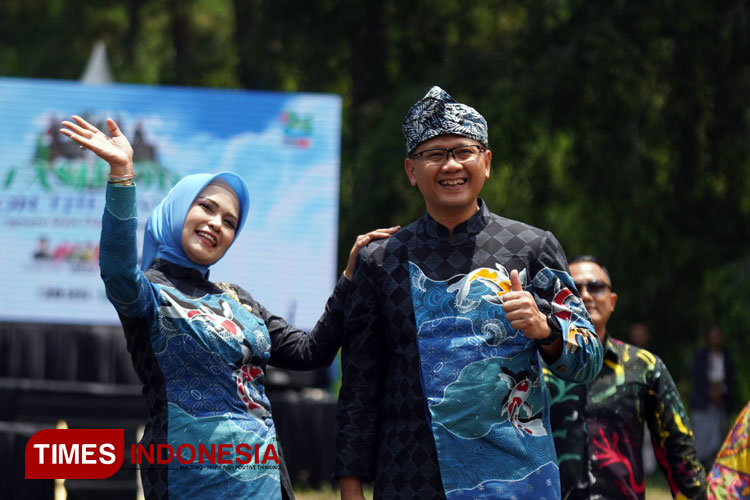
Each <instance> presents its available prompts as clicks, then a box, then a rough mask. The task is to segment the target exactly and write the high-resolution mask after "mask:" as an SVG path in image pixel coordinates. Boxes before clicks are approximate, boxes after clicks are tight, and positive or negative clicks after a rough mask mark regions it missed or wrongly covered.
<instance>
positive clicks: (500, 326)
mask: <svg viewBox="0 0 750 500" xmlns="http://www.w3.org/2000/svg"><path fill="white" fill-rule="evenodd" d="M402 130H403V132H404V136H405V138H406V159H405V160H404V169H405V171H406V175H407V177H408V179H409V182H410V183H411V184H412V186H415V187H417V188H418V189H419V191H420V192H421V194H422V197H423V198H424V201H425V206H426V214H425V215H424V217H422V218H421V219H418V220H417V221H415V222H413V223H412V224H410V225H409V226H408V227H405V228H404V229H402V230H400V231H399V232H397V233H395V234H394V235H392V236H391V237H390V238H389V239H388V241H387V242H385V241H384V240H380V241H376V242H373V243H372V244H369V245H368V246H366V247H365V248H363V249H362V251H361V252H360V257H359V263H358V264H357V271H356V273H355V275H354V280H353V282H352V289H351V290H350V293H349V295H348V297H347V305H346V328H347V332H348V333H347V335H346V336H345V342H344V345H343V348H342V369H343V382H342V386H341V391H340V393H339V406H338V411H337V436H336V463H335V470H334V472H335V474H336V476H337V477H339V478H340V489H341V498H342V499H344V500H351V499H360V500H361V499H362V498H363V493H362V482H363V481H372V480H374V481H375V486H374V488H375V490H374V498H376V499H430V500H435V499H445V498H447V499H453V498H456V499H458V498H475V499H483V498H486V499H490V498H546V499H548V500H553V499H556V498H559V496H560V483H559V473H558V468H557V461H556V459H555V450H554V446H553V442H552V436H551V431H550V428H549V423H548V408H547V401H546V398H545V392H544V380H543V378H542V374H541V362H540V359H539V358H540V356H541V357H542V358H544V359H545V360H546V362H547V363H548V364H549V366H550V367H551V369H552V370H553V371H555V372H556V373H557V374H558V375H559V376H561V377H565V378H567V379H570V380H576V381H579V382H586V381H588V380H590V379H591V378H592V377H593V376H594V375H595V374H596V373H597V372H598V371H599V369H600V367H601V352H602V351H601V349H602V347H601V343H600V342H599V339H598V338H597V337H596V335H595V334H594V332H593V326H592V325H591V323H590V321H589V318H588V315H587V314H586V310H585V308H584V307H583V304H582V302H581V300H580V298H579V297H578V295H577V294H576V292H575V288H574V287H573V283H572V281H571V279H570V276H569V275H568V273H567V265H566V261H565V254H564V252H563V250H562V247H561V246H560V244H559V243H558V241H557V239H555V237H554V235H552V233H550V232H548V231H544V230H541V229H538V228H535V227H532V226H529V225H527V224H524V223H522V222H517V221H513V220H509V219H506V218H503V217H500V216H498V215H495V214H493V213H492V212H490V210H489V207H488V206H487V204H486V203H485V202H484V201H483V200H481V199H479V197H478V196H479V193H480V191H481V190H482V187H483V186H484V182H485V180H486V179H487V178H489V176H490V162H491V159H492V153H491V152H490V150H489V149H488V141H487V123H486V121H485V119H484V118H483V117H482V116H481V115H480V114H479V113H478V112H477V111H476V110H475V109H474V108H472V107H470V106H467V105H465V104H461V103H458V102H456V101H455V100H454V99H453V98H452V97H451V96H450V95H449V94H448V93H447V92H445V91H444V90H442V89H441V88H439V87H433V88H432V89H430V91H429V92H428V93H427V95H425V96H424V98H422V99H420V100H419V101H418V102H417V103H416V104H415V105H414V106H412V108H411V109H410V110H409V111H408V113H407V115H406V119H405V120H404V123H403V127H402ZM383 243H385V244H383Z"/></svg>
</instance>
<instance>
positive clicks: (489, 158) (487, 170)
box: [484, 149, 492, 179]
mask: <svg viewBox="0 0 750 500" xmlns="http://www.w3.org/2000/svg"><path fill="white" fill-rule="evenodd" d="M485 154H486V155H487V166H486V167H485V172H484V178H485V179H489V178H490V165H491V164H492V151H490V150H489V149H488V150H487V151H486V152H485Z"/></svg>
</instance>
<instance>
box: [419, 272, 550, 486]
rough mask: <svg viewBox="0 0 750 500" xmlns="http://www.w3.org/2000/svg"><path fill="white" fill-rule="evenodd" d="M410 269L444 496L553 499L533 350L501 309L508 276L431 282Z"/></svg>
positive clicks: (491, 274) (482, 274) (483, 275)
mask: <svg viewBox="0 0 750 500" xmlns="http://www.w3.org/2000/svg"><path fill="white" fill-rule="evenodd" d="M409 269H410V275H411V295H412V303H413V306H414V313H415V319H416V324H417V337H418V339H417V343H418V346H419V353H420V362H421V376H422V383H423V386H424V393H425V396H426V399H427V406H428V412H429V417H430V419H431V427H432V431H433V435H434V439H435V445H436V448H437V454H438V461H439V464H440V473H441V477H442V481H443V485H444V487H445V491H446V497H447V498H448V499H454V498H455V499H460V498H478V499H482V498H487V499H489V498H498V497H499V496H500V497H502V498H514V497H515V498H530V497H534V498H545V499H547V500H553V499H557V498H559V491H560V485H559V474H558V469H557V465H556V462H555V452H554V447H553V443H552V438H551V432H550V429H549V423H548V422H549V417H548V412H547V410H546V407H547V404H546V394H545V392H544V391H543V390H542V389H543V384H544V382H543V378H542V377H541V376H540V375H541V367H540V361H539V357H538V354H537V349H536V346H535V343H534V342H533V341H531V340H529V339H528V338H527V337H525V336H524V335H523V333H522V332H520V331H518V330H514V329H513V328H512V327H511V326H510V323H509V322H508V321H507V320H506V319H505V313H504V311H503V309H502V295H503V294H504V293H506V292H507V291H508V290H510V282H509V279H508V275H507V271H506V270H505V269H504V268H502V267H501V266H497V269H484V268H482V269H477V270H474V271H472V272H471V273H469V274H467V275H464V276H457V277H455V278H454V279H451V280H446V281H433V280H431V279H430V278H428V277H427V276H426V275H425V274H424V273H423V272H422V270H421V269H420V268H419V266H417V265H416V264H414V263H411V262H410V264H409ZM522 279H524V280H525V273H522Z"/></svg>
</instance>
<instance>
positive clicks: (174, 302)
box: [151, 284, 281, 499]
mask: <svg viewBox="0 0 750 500" xmlns="http://www.w3.org/2000/svg"><path fill="white" fill-rule="evenodd" d="M153 286H154V288H155V289H156V290H157V291H158V293H159V294H160V295H161V297H162V298H164V299H165V302H166V305H161V306H160V307H159V311H158V314H157V316H156V318H157V319H156V321H158V322H159V326H158V328H155V329H153V330H152V333H151V344H152V346H153V349H154V355H155V357H156V360H157V362H158V364H159V367H160V368H161V371H162V373H163V374H164V379H165V384H166V396H167V408H168V409H167V412H168V428H169V434H168V436H167V442H168V444H170V445H171V446H172V448H173V449H175V450H176V449H177V448H178V447H179V446H181V445H183V444H190V445H192V446H193V448H194V449H195V450H198V447H199V445H200V444H204V445H205V446H207V447H210V445H211V444H213V445H214V446H218V445H219V444H230V445H231V448H232V449H231V454H230V457H231V458H230V459H231V460H232V461H234V460H236V458H237V454H236V446H237V445H238V444H241V443H245V444H248V445H250V446H251V447H254V446H255V445H256V444H258V445H260V450H261V451H260V458H262V457H263V455H264V452H265V451H266V450H267V449H268V447H269V446H270V445H272V446H273V448H274V449H278V448H277V441H276V429H275V426H274V423H273V420H272V419H271V411H270V403H269V401H268V398H267V397H266V394H265V391H264V389H263V379H264V375H263V371H262V369H261V368H260V367H258V366H254V365H253V364H252V363H251V362H252V361H255V362H258V361H262V362H263V363H265V361H267V360H268V358H269V356H270V347H271V342H270V337H269V334H268V330H267V328H266V325H265V324H264V323H263V321H262V320H261V319H259V318H257V317H256V316H254V315H253V314H250V313H249V312H248V311H246V310H245V309H244V308H243V307H242V306H241V305H240V304H239V303H238V302H236V301H235V300H233V299H231V298H229V297H228V296H227V295H225V294H221V295H205V296H203V297H201V298H200V299H191V298H189V297H186V296H185V295H184V294H182V293H181V292H179V291H178V290H176V289H175V288H172V287H166V286H162V285H157V284H153ZM228 395H229V396H233V397H227V396H228ZM275 453H276V452H275ZM183 455H184V453H183ZM184 458H185V460H186V461H187V460H189V458H190V457H189V456H185V457H184ZM169 485H170V486H169V492H170V496H172V495H175V498H204V496H202V495H205V498H239V496H241V495H247V494H248V493H249V492H250V491H252V492H254V493H255V494H256V495H257V498H264V499H266V498H267V499H273V498H281V489H280V472H279V467H278V463H276V462H274V461H269V462H267V463H266V464H265V466H264V464H256V463H255V462H254V461H253V463H252V464H247V465H246V466H242V465H240V464H236V463H233V464H230V465H228V466H212V465H207V464H203V466H199V465H197V464H193V465H192V466H187V467H183V466H182V465H181V464H180V463H179V462H177V461H173V462H172V463H171V465H170V468H169ZM203 489H205V491H203Z"/></svg>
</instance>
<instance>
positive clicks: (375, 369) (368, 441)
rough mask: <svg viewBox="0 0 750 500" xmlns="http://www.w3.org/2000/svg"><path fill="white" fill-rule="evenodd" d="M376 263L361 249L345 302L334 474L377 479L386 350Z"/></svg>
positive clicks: (365, 250)
mask: <svg viewBox="0 0 750 500" xmlns="http://www.w3.org/2000/svg"><path fill="white" fill-rule="evenodd" d="M374 269H375V265H374V264H373V263H372V261H371V260H370V257H369V254H368V252H367V248H364V249H362V251H361V252H360V262H359V264H358V265H357V271H356V273H355V275H354V280H353V282H352V287H351V290H350V291H349V297H348V298H347V304H346V320H345V321H346V335H345V337H344V345H343V348H342V351H341V368H342V377H343V378H342V384H341V390H340V392H339V401H338V408H337V411H336V461H335V465H334V475H335V476H337V477H340V476H358V477H360V478H361V479H362V480H363V481H372V480H374V479H375V473H376V470H377V449H378V406H379V401H380V391H381V379H382V377H383V365H384V356H385V349H384V346H383V343H382V335H381V333H382V328H383V324H382V320H381V316H380V314H379V307H378V298H377V293H376V287H375V283H374V275H373V271H374Z"/></svg>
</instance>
